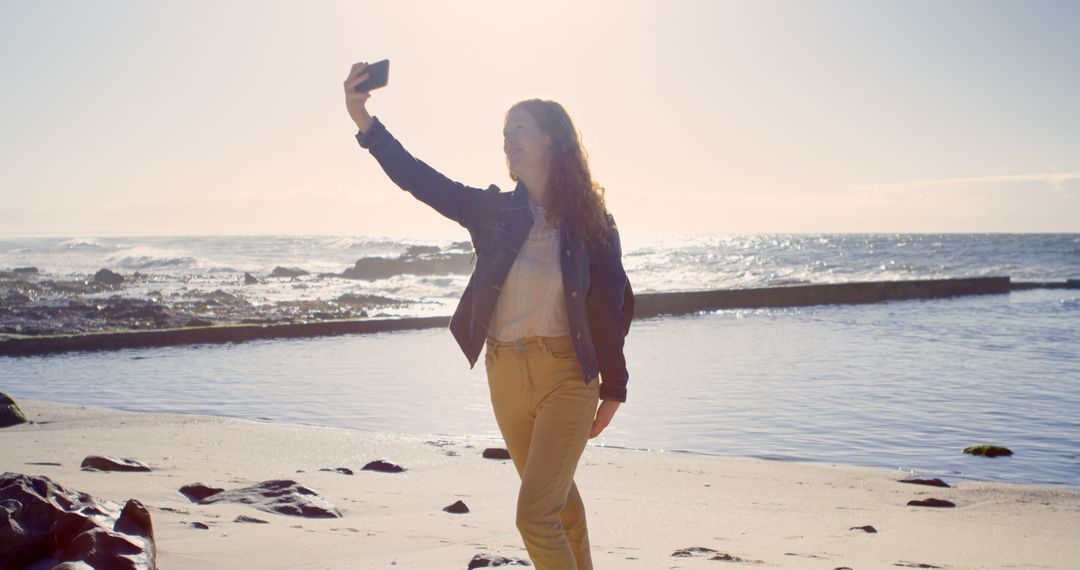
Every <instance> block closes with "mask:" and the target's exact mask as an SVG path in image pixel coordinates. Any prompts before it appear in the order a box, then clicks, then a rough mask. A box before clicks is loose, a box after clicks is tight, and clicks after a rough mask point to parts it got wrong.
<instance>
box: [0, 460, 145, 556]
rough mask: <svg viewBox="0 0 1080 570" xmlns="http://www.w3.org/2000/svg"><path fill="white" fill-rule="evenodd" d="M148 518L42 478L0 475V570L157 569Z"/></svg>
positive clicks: (134, 505)
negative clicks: (10, 569) (49, 569)
mask: <svg viewBox="0 0 1080 570" xmlns="http://www.w3.org/2000/svg"><path fill="white" fill-rule="evenodd" d="M156 551H157V549H156V546H155V544H154V529H153V525H152V523H151V521H150V513H149V511H147V510H146V507H144V506H143V505H142V503H140V502H139V501H136V500H135V499H131V500H129V501H128V502H127V504H125V505H124V507H123V509H121V508H120V507H119V505H117V504H115V503H112V502H109V501H103V500H96V499H94V498H93V497H91V496H90V495H88V494H86V493H80V492H77V491H70V490H68V489H65V488H64V487H62V486H61V485H58V484H57V483H55V482H53V481H52V480H51V479H49V478H48V477H44V476H28V475H22V474H18V473H4V474H3V475H2V476H0V568H26V567H36V568H108V569H122V570H129V569H130V570H136V569H148V570H149V569H155V568H157V560H156V559H157V552H156Z"/></svg>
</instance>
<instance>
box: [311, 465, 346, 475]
mask: <svg viewBox="0 0 1080 570" xmlns="http://www.w3.org/2000/svg"><path fill="white" fill-rule="evenodd" d="M319 471H329V472H331V473H341V474H342V475H352V474H353V470H352V469H349V468H348V467H338V468H336V469H331V468H329V467H323V468H322V469H319Z"/></svg>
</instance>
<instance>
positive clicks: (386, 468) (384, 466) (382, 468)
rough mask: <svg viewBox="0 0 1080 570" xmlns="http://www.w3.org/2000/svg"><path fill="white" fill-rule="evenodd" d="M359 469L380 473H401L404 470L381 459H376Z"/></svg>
mask: <svg viewBox="0 0 1080 570" xmlns="http://www.w3.org/2000/svg"><path fill="white" fill-rule="evenodd" d="M360 470H361V471H379V472H382V473H401V472H402V471H404V470H405V468H404V467H402V466H400V465H394V464H393V463H390V462H387V461H383V460H382V459H376V460H375V461H371V462H369V463H368V464H367V465H365V466H363V467H362V468H361V469H360Z"/></svg>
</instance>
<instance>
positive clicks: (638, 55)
mask: <svg viewBox="0 0 1080 570" xmlns="http://www.w3.org/2000/svg"><path fill="white" fill-rule="evenodd" d="M1078 29H1080V2H1070V1H1065V0H1061V1H1041V0H1031V1H1009V2H1002V1H994V0H987V1H970V2H959V1H938V0H935V1H919V0H915V1H888V2H885V1H875V0H850V1H824V0H814V1H811V0H807V1H800V2H795V1H790V2H788V1H784V2H780V1H764V0H753V1H750V0H747V1H722V0H716V1H712V0H709V1H680V0H663V1H660V0H653V1H630V0H625V1H624V0H619V1H590V2H577V1H554V0H553V1H544V2H535V1H534V2H517V1H508V0H499V1H491V2H487V1H467V0H466V1H456V2H436V1H405V0H394V1H392V2H391V1H388V2H375V1H368V2H365V1H341V2H331V1H317V0H313V1H305V2H283V1H270V0H259V1H226V0H222V1H209V0H184V1H179V0H177V1H166V0H160V1H154V2H144V1H134V0H132V1H112V0H109V1H106V0H96V1H93V2H86V1H65V2H60V1H52V0H34V1H21V0H0V69H2V70H3V73H2V74H0V203H2V209H0V235H5V236H29V235H56V236H95V235H145V234H157V235H189V234H191V235H194V234H210V235H232V234H344V235H373V236H407V237H429V236H430V237H457V238H464V237H466V236H465V235H464V234H463V232H464V230H463V229H462V228H461V227H460V226H458V225H456V224H455V223H454V222H451V221H448V220H445V219H444V218H442V217H441V216H439V214H437V213H436V212H434V211H433V210H431V209H429V208H428V207H427V206H425V205H423V204H422V203H420V202H418V201H416V200H415V199H414V198H412V197H411V196H410V195H409V194H408V193H406V192H403V191H401V190H400V189H398V188H397V187H396V186H395V185H394V184H393V183H392V182H390V180H389V179H388V178H387V177H386V175H385V174H384V173H383V171H382V169H381V168H380V167H379V165H378V163H377V162H376V161H375V159H374V158H373V157H372V156H371V155H370V154H369V153H368V152H367V151H366V150H364V149H362V148H360V146H359V145H358V144H357V142H356V139H355V138H354V135H355V134H356V131H357V129H356V125H355V124H354V123H353V122H352V120H351V119H350V118H349V116H348V114H347V112H346V110H345V99H344V88H343V85H342V84H343V82H344V81H345V79H346V77H347V75H348V73H349V69H350V67H351V65H352V64H353V63H355V62H358V61H369V62H373V61H376V60H379V59H383V58H389V59H390V61H391V65H390V82H389V85H388V86H387V87H386V88H384V89H380V90H377V91H374V92H373V93H372V98H371V99H370V100H369V102H368V109H369V111H370V112H371V113H372V114H373V115H375V116H377V117H378V118H379V119H380V120H381V121H382V122H383V123H384V124H385V125H386V126H387V128H388V130H389V131H390V132H391V133H392V134H394V136H395V137H397V138H398V139H399V140H400V141H401V142H402V144H403V145H404V146H405V148H406V149H408V150H409V151H410V152H411V153H412V154H413V155H414V156H416V157H417V158H419V159H420V160H423V161H425V162H427V163H428V164H430V165H432V166H433V167H435V168H436V169H438V170H439V171H440V172H442V173H443V174H445V175H447V176H448V177H450V178H452V179H454V180H457V181H459V182H462V183H464V184H468V185H470V186H476V187H481V188H486V187H487V186H488V185H490V184H496V185H498V186H499V187H500V188H501V189H503V190H505V191H510V190H512V189H513V187H514V183H513V182H512V181H511V180H510V178H509V174H508V172H507V170H506V164H505V159H504V156H503V153H502V138H501V137H502V127H503V125H502V122H503V120H504V116H505V113H506V111H507V109H509V107H510V106H511V105H512V104H513V103H515V102H517V101H519V100H522V99H529V98H533V97H539V98H544V99H552V100H555V101H558V102H560V103H561V104H562V105H563V106H564V107H566V109H567V110H568V112H569V113H570V115H571V117H572V118H573V120H574V122H575V125H576V126H577V128H578V129H579V131H580V132H581V135H582V140H583V142H584V145H585V147H586V150H587V151H588V155H589V162H590V167H591V170H592V173H593V177H594V179H595V180H597V181H598V182H599V183H600V184H601V185H603V186H604V188H605V190H606V199H607V203H608V206H609V209H610V211H611V212H612V214H613V215H614V216H615V218H616V219H617V220H618V223H619V227H620V230H621V232H622V233H624V234H625V233H627V232H636V233H639V234H642V235H646V234H665V233H682V234H732V233H791V232H799V233H802V232H890V233H891V232H1078V231H1080V105H1078V104H1077V103H1076V101H1077V100H1078V99H1077V98H1078V96H1080V95H1078V94H1080V33H1077V30H1078Z"/></svg>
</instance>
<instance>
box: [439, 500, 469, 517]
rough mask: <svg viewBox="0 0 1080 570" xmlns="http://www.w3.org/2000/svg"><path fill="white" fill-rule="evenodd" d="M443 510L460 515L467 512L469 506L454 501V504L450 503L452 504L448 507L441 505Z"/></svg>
mask: <svg viewBox="0 0 1080 570" xmlns="http://www.w3.org/2000/svg"><path fill="white" fill-rule="evenodd" d="M443 510H444V511H446V512H448V513H454V514H456V515H461V514H465V513H467V512H469V507H467V506H466V505H465V503H463V502H461V501H457V502H456V503H454V504H452V505H450V506H448V507H443Z"/></svg>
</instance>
